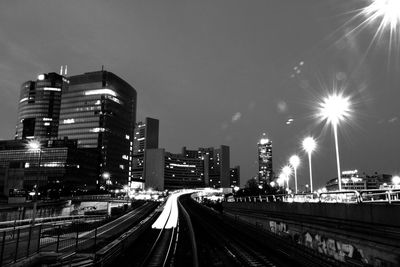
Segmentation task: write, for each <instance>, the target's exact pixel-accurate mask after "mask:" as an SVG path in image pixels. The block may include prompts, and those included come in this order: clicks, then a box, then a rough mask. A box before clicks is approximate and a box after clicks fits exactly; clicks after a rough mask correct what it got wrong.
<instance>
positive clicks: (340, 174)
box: [333, 124, 342, 191]
mask: <svg viewBox="0 0 400 267" xmlns="http://www.w3.org/2000/svg"><path fill="white" fill-rule="evenodd" d="M333 135H334V136H335V149H336V165H337V173H338V185H339V191H341V190H342V173H341V171H340V160H339V144H338V137H337V125H336V124H334V125H333Z"/></svg>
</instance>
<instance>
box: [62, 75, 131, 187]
mask: <svg viewBox="0 0 400 267" xmlns="http://www.w3.org/2000/svg"><path fill="white" fill-rule="evenodd" d="M135 122H136V90H135V89H134V88H133V87H132V86H130V85H129V84H128V83H127V82H125V81H124V80H123V79H121V78H120V77H118V76H117V75H115V74H113V73H111V72H108V71H103V70H102V71H96V72H88V73H84V74H81V75H76V76H71V77H69V86H68V88H66V89H65V90H64V91H63V94H62V100H61V111H60V126H59V132H58V136H59V137H60V138H63V137H68V138H69V139H76V140H78V148H97V149H98V151H99V154H100V155H99V157H100V158H99V169H100V173H99V181H98V183H99V184H100V185H102V184H106V183H107V184H112V185H117V186H118V185H126V184H128V182H130V179H131V176H132V174H131V167H132V150H133V149H132V147H133V134H134V132H133V131H134V126H135ZM105 179H106V180H108V181H106V180H105Z"/></svg>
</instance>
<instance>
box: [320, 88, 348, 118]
mask: <svg viewBox="0 0 400 267" xmlns="http://www.w3.org/2000/svg"><path fill="white" fill-rule="evenodd" d="M318 110H319V112H318V117H320V118H321V119H322V120H327V122H328V123H332V124H334V125H337V124H338V123H339V122H340V121H342V120H346V119H347V118H348V117H349V116H350V113H351V109H350V97H344V96H343V95H342V94H340V93H333V94H331V95H329V96H327V97H325V98H324V99H323V101H322V102H321V103H320V104H319V108H318Z"/></svg>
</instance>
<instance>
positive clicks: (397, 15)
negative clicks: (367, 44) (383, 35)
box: [361, 0, 400, 33]
mask: <svg viewBox="0 0 400 267" xmlns="http://www.w3.org/2000/svg"><path fill="white" fill-rule="evenodd" d="M361 14H363V15H364V16H366V17H367V20H369V21H376V20H379V19H380V20H381V21H380V26H379V28H382V29H383V28H389V29H390V32H391V33H396V31H397V28H398V26H399V25H400V0H372V2H371V4H370V5H369V6H367V7H365V8H363V9H362V11H361Z"/></svg>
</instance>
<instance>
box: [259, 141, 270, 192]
mask: <svg viewBox="0 0 400 267" xmlns="http://www.w3.org/2000/svg"><path fill="white" fill-rule="evenodd" d="M257 147H258V182H259V183H260V184H263V183H270V182H271V181H272V180H273V171H272V141H271V140H270V139H268V138H266V136H265V133H264V134H263V137H262V138H261V139H260V141H259V142H258V144H257Z"/></svg>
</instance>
